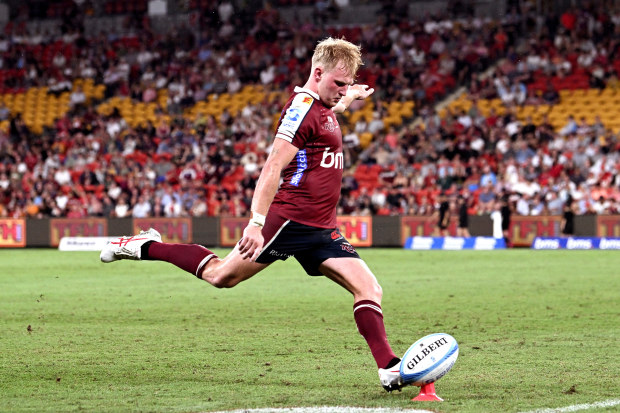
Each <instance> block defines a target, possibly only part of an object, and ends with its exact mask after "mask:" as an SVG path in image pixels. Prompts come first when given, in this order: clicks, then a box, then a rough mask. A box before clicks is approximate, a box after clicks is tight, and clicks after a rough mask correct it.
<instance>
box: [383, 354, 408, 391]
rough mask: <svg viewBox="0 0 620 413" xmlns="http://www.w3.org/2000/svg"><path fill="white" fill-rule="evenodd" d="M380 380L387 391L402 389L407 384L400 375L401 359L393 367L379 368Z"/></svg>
mask: <svg viewBox="0 0 620 413" xmlns="http://www.w3.org/2000/svg"><path fill="white" fill-rule="evenodd" d="M379 381H380V382H381V385H382V386H383V388H384V389H385V391H388V392H392V391H394V390H398V391H400V389H401V388H402V387H403V386H404V385H405V383H404V382H403V378H402V377H401V375H400V361H399V362H398V364H396V365H395V366H393V367H390V368H387V369H379Z"/></svg>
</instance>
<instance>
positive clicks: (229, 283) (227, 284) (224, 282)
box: [207, 274, 239, 288]
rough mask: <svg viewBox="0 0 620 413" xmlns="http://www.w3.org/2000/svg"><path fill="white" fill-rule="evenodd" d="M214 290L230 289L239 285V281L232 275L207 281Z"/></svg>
mask: <svg viewBox="0 0 620 413" xmlns="http://www.w3.org/2000/svg"><path fill="white" fill-rule="evenodd" d="M207 282H209V284H211V285H212V286H214V287H215V288H232V287H234V286H235V285H237V284H239V280H238V279H237V278H236V277H235V276H234V275H232V274H221V275H216V276H213V277H211V278H209V279H207Z"/></svg>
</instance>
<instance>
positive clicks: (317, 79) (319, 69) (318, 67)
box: [312, 66, 323, 82]
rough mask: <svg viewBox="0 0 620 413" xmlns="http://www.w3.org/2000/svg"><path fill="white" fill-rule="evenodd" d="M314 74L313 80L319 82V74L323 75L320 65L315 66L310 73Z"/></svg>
mask: <svg viewBox="0 0 620 413" xmlns="http://www.w3.org/2000/svg"><path fill="white" fill-rule="evenodd" d="M312 74H313V76H314V80H315V81H317V82H319V81H320V80H321V76H323V68H322V67H320V66H317V67H315V68H314V73H312Z"/></svg>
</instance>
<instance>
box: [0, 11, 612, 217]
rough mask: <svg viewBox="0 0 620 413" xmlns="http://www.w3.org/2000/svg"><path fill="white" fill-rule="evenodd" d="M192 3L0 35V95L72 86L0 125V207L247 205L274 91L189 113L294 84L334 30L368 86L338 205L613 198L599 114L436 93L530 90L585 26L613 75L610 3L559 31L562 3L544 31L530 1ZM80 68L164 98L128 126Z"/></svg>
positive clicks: (208, 208) (231, 209)
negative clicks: (182, 10) (333, 10)
mask: <svg viewBox="0 0 620 413" xmlns="http://www.w3.org/2000/svg"><path fill="white" fill-rule="evenodd" d="M203 3H205V4H204V5H203V6H204V8H203V9H201V12H200V13H199V14H197V15H195V16H194V17H195V18H194V19H193V20H192V21H190V24H189V25H177V26H175V27H173V29H172V30H170V31H169V32H167V33H164V34H160V33H159V32H156V31H154V30H152V29H151V27H150V24H149V20H148V19H139V18H131V19H128V20H127V26H126V27H123V28H121V29H119V33H114V32H102V33H99V34H97V35H95V36H92V37H88V36H86V35H85V32H84V30H83V21H84V20H83V19H84V13H83V11H81V10H80V9H79V8H77V9H75V10H74V12H73V13H72V14H71V15H70V16H67V19H71V24H67V23H66V19H65V20H63V23H62V24H61V25H60V26H59V27H58V29H57V30H56V31H54V32H51V33H36V32H35V33H30V32H28V30H27V28H26V26H24V25H22V26H19V25H13V26H12V27H11V30H10V31H6V33H5V35H4V36H3V37H1V38H0V56H1V58H0V69H2V70H9V69H8V68H11V69H10V70H13V72H12V73H11V75H8V76H4V77H3V82H4V84H3V85H0V86H2V88H3V91H5V92H6V91H9V92H13V93H19V92H20V91H23V90H27V89H29V88H32V87H41V86H47V87H48V90H49V92H50V93H63V91H70V93H71V94H72V95H71V99H72V100H75V102H74V104H72V108H71V110H70V111H68V112H67V114H66V115H65V116H63V117H62V118H59V119H57V120H56V122H55V123H54V124H53V125H50V126H48V127H46V128H45V130H44V132H43V134H40V135H39V134H35V133H33V132H32V131H30V130H29V129H28V127H27V126H26V125H25V124H24V121H23V120H22V119H21V118H20V116H19V114H15V113H5V116H7V118H9V119H10V128H9V130H8V131H2V132H0V216H2V217H15V218H17V217H33V218H36V217H86V216H103V217H127V216H134V217H147V216H167V217H177V216H245V215H247V213H248V210H249V205H250V202H251V198H252V193H253V189H254V186H255V183H256V179H257V177H258V174H259V172H260V168H261V167H262V165H263V163H264V161H265V156H266V153H268V151H269V147H270V143H271V140H272V137H273V131H272V127H273V122H272V121H273V115H274V114H275V113H278V112H279V110H280V108H281V103H282V102H280V101H279V100H278V99H271V100H270V99H269V98H265V100H264V101H263V102H260V103H258V104H248V105H247V106H246V107H245V108H242V109H241V110H240V111H239V112H238V113H229V112H228V111H224V113H223V114H222V115H221V116H220V117H218V118H214V117H213V116H200V117H197V118H190V117H188V116H186V113H187V112H186V110H187V109H188V108H191V107H192V106H193V105H194V104H195V103H196V102H198V101H201V100H204V99H205V97H207V96H208V95H210V94H214V93H215V94H222V93H237V92H238V91H239V90H240V89H241V88H242V87H243V86H244V85H248V84H258V85H262V87H264V88H265V90H267V91H269V90H274V91H290V90H292V87H293V86H295V85H302V84H303V83H304V81H305V79H304V78H303V76H304V74H305V73H308V72H309V65H310V60H309V57H310V56H311V54H312V51H313V47H314V44H316V41H317V40H319V39H321V38H323V37H325V36H327V35H336V36H339V35H344V36H345V37H346V38H347V39H348V40H351V41H353V42H356V43H359V44H361V45H362V48H363V51H364V56H365V66H364V67H363V69H362V70H361V71H360V73H359V79H358V81H359V82H360V83H368V84H371V85H373V86H374V87H375V89H376V92H375V94H374V95H373V100H374V103H375V108H377V109H376V113H375V116H374V119H373V120H372V121H370V122H366V121H364V120H360V121H359V122H356V123H355V124H347V122H346V118H340V120H341V125H342V129H343V136H344V142H345V151H346V155H345V159H346V164H345V167H346V168H345V177H344V183H343V194H342V199H341V204H340V212H341V213H344V214H358V215H363V214H419V215H432V214H433V213H434V211H435V210H436V207H437V206H436V204H437V199H438V196H439V194H440V193H442V192H443V193H445V194H446V195H448V196H449V197H450V198H451V200H452V203H453V204H454V205H456V202H457V197H458V198H459V199H460V200H465V202H466V203H467V205H468V207H469V212H470V213H472V214H483V213H489V212H491V211H492V210H494V209H495V208H497V205H498V203H499V201H500V200H501V199H508V200H509V202H510V203H511V205H512V206H513V209H514V212H515V213H518V214H523V215H539V214H559V213H560V211H561V205H562V203H563V202H564V201H565V200H566V199H567V198H568V197H569V195H570V196H571V197H572V198H573V199H575V200H576V201H577V202H576V205H577V208H578V209H577V212H578V213H617V212H620V207H619V205H620V192H619V191H618V188H619V186H620V174H619V171H618V170H619V168H620V163H619V158H618V156H617V153H618V140H617V138H616V135H615V134H614V133H612V131H610V130H607V129H606V128H605V127H604V125H583V128H581V132H579V133H577V132H575V133H571V134H567V135H563V134H560V133H557V132H556V131H554V130H553V128H552V127H551V126H550V125H549V124H548V123H544V122H543V123H542V124H532V123H525V124H522V123H521V122H518V121H517V119H516V117H515V115H514V111H511V110H509V111H508V114H507V115H503V116H496V115H494V114H491V115H490V116H482V115H481V113H480V112H479V111H476V106H475V105H473V106H472V109H471V110H469V111H468V112H462V113H448V115H446V116H444V117H440V116H439V115H438V114H437V112H436V111H435V109H434V106H433V105H434V104H435V103H436V102H437V101H438V99H439V98H441V97H444V96H445V95H446V94H447V93H449V92H451V91H453V90H454V89H455V87H457V86H459V85H471V86H470V87H469V93H470V95H472V97H473V98H474V99H479V98H485V97H492V96H497V95H503V94H506V93H507V92H506V90H509V91H510V90H511V89H512V87H511V86H510V85H512V84H520V82H526V83H525V84H526V86H525V88H526V90H527V77H528V75H529V73H530V71H531V72H532V73H533V72H535V71H536V70H543V71H544V70H550V71H558V70H559V71H566V70H567V71H568V72H570V71H571V70H573V68H572V67H566V64H565V63H563V62H564V60H563V59H565V60H566V61H571V59H570V58H569V57H568V56H569V55H571V56H572V54H571V53H572V51H574V50H573V48H574V47H576V45H582V44H585V43H586V41H585V39H591V45H592V46H591V47H590V48H589V49H588V50H589V51H590V53H591V54H594V51H596V56H593V58H592V62H591V65H583V67H584V69H585V70H592V72H595V71H596V70H597V69H595V68H594V66H592V65H595V64H600V65H601V67H602V68H603V72H604V73H606V75H604V76H603V79H604V81H606V82H607V81H609V79H610V78H612V76H613V75H614V72H613V71H611V69H610V67H611V68H613V64H612V63H613V61H614V58H615V53H616V43H615V42H616V40H617V39H616V37H615V34H616V33H617V32H620V19H619V17H620V15H610V16H609V19H606V20H603V21H601V14H600V13H599V12H600V11H601V10H599V9H587V8H585V9H579V10H570V12H571V13H573V14H574V16H575V22H574V26H572V27H570V25H569V27H566V24H565V21H567V20H570V19H567V18H565V16H564V15H563V16H560V17H556V18H553V17H549V18H548V22H544V24H543V25H542V26H543V27H544V30H537V26H539V24H537V21H536V16H534V15H533V13H532V11H531V10H529V11H528V10H521V11H520V12H519V13H517V12H516V11H513V12H510V13H508V14H507V16H506V17H505V18H504V19H503V20H502V21H497V20H488V19H487V20H485V19H480V18H475V17H455V16H449V15H440V16H425V17H424V18H420V19H419V20H416V19H414V18H413V17H412V16H407V15H406V14H405V15H403V14H402V12H401V13H393V14H389V16H390V17H389V18H387V19H379V20H378V21H377V22H376V23H374V24H369V25H364V26H357V27H338V26H327V25H325V24H324V22H323V23H321V22H319V23H320V24H317V23H316V22H313V21H312V20H306V21H293V22H287V21H284V20H283V19H281V18H280V14H279V13H278V11H277V10H276V9H274V8H272V7H270V6H269V4H268V3H266V5H265V6H264V7H263V8H261V9H259V10H250V9H247V10H244V9H242V10H235V8H234V6H233V4H232V3H231V2H229V1H226V0H224V1H219V2H216V1H204V2H203ZM554 22H555V23H556V24H555V25H554V24H552V23H554ZM599 23H600V24H599ZM617 28H618V29H617ZM128 33H130V35H128ZM532 33H538V34H536V35H532ZM524 34H529V35H530V36H531V37H525V38H523V37H521V36H523V35H524ZM558 38H560V39H562V40H561V41H560V40H558ZM558 43H560V44H558ZM524 45H525V46H524ZM568 45H570V46H568ZM524 47H525V49H524ZM580 47H582V48H583V47H585V46H580ZM534 50H535V51H537V53H538V55H540V57H541V58H540V59H539V60H540V61H544V60H545V59H544V56H551V57H552V58H551V59H547V60H548V61H553V62H554V64H553V65H548V66H543V65H542V63H540V65H539V66H536V68H534V66H531V65H532V59H525V58H526V57H531V55H532V54H533V51H534ZM50 51H52V52H53V53H50ZM599 55H605V56H606V59H607V60H606V62H602V61H601V59H600V58H599V57H598V56H599ZM500 58H502V59H504V60H505V62H506V63H504V64H502V65H500V66H499V68H500V69H499V70H500V71H497V70H496V71H495V72H494V73H495V76H493V77H491V78H490V80H485V79H483V78H481V77H480V76H479V74H480V73H482V72H483V71H484V70H486V69H487V68H489V67H490V66H491V65H492V64H493V63H495V62H496V61H497V60H498V59H500ZM535 60H536V59H534V61H535ZM524 61H527V62H528V65H529V66H523V62H524ZM595 62H597V63H595ZM78 78H81V79H84V78H90V79H93V80H94V81H95V83H97V84H99V83H103V84H105V86H106V91H105V96H104V97H103V99H104V100H105V99H108V98H110V97H114V96H125V97H129V98H131V99H133V100H134V101H137V102H151V101H156V99H155V98H156V96H157V92H158V91H160V90H163V89H165V90H167V91H168V96H169V98H168V102H166V104H165V105H160V107H159V108H158V113H159V114H160V119H159V120H158V121H157V122H149V123H148V124H146V125H141V126H138V127H131V126H130V125H128V123H127V122H126V121H125V120H124V119H123V117H122V116H121V114H120V113H119V112H118V111H114V112H113V113H111V114H110V115H102V114H100V113H98V112H97V110H96V104H97V103H99V102H97V101H93V100H91V101H88V99H86V98H85V96H83V94H80V92H81V91H80V90H79V89H77V88H72V86H71V85H72V84H73V83H72V82H73V80H74V79H78ZM498 79H499V80H498ZM510 93H514V95H515V96H516V97H515V98H513V99H512V100H511V101H507V102H506V104H507V105H508V106H509V107H510V108H513V109H514V105H515V104H518V103H519V101H518V99H520V94H519V93H523V92H520V91H519V90H517V89H515V92H510ZM526 95H527V93H526ZM265 96H272V95H271V94H269V93H267V94H266V95H265ZM517 96H519V97H517ZM392 100H395V101H405V100H413V101H415V110H416V112H415V115H416V116H417V117H419V119H421V122H411V120H407V122H405V123H403V125H400V126H395V125H394V126H389V127H385V125H383V122H382V118H383V116H384V113H383V109H382V108H383V107H384V106H385V105H384V103H386V102H389V101H392ZM351 110H356V108H355V107H353V108H351ZM4 112H6V111H4ZM2 113H3V111H2V108H0V116H2ZM164 115H169V116H170V117H169V119H172V120H171V121H170V122H167V121H166V120H165V119H168V118H167V117H166V116H164ZM184 115H185V116H184ZM0 120H1V119H0ZM364 132H371V133H372V135H373V140H372V142H371V144H370V145H369V146H368V147H365V148H363V147H361V146H360V140H359V136H360V135H361V134H362V133H364Z"/></svg>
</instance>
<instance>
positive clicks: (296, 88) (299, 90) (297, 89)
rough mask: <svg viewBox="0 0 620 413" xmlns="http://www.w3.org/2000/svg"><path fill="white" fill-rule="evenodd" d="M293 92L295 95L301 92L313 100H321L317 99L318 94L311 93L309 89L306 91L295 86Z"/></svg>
mask: <svg viewBox="0 0 620 413" xmlns="http://www.w3.org/2000/svg"><path fill="white" fill-rule="evenodd" d="M294 91H295V93H302V92H303V93H307V94H309V95H310V96H312V97H313V98H315V99H316V100H321V98H320V97H319V94H318V93H316V92H313V91H312V90H310V89H306V88H303V87H299V86H295V89H294Z"/></svg>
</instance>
